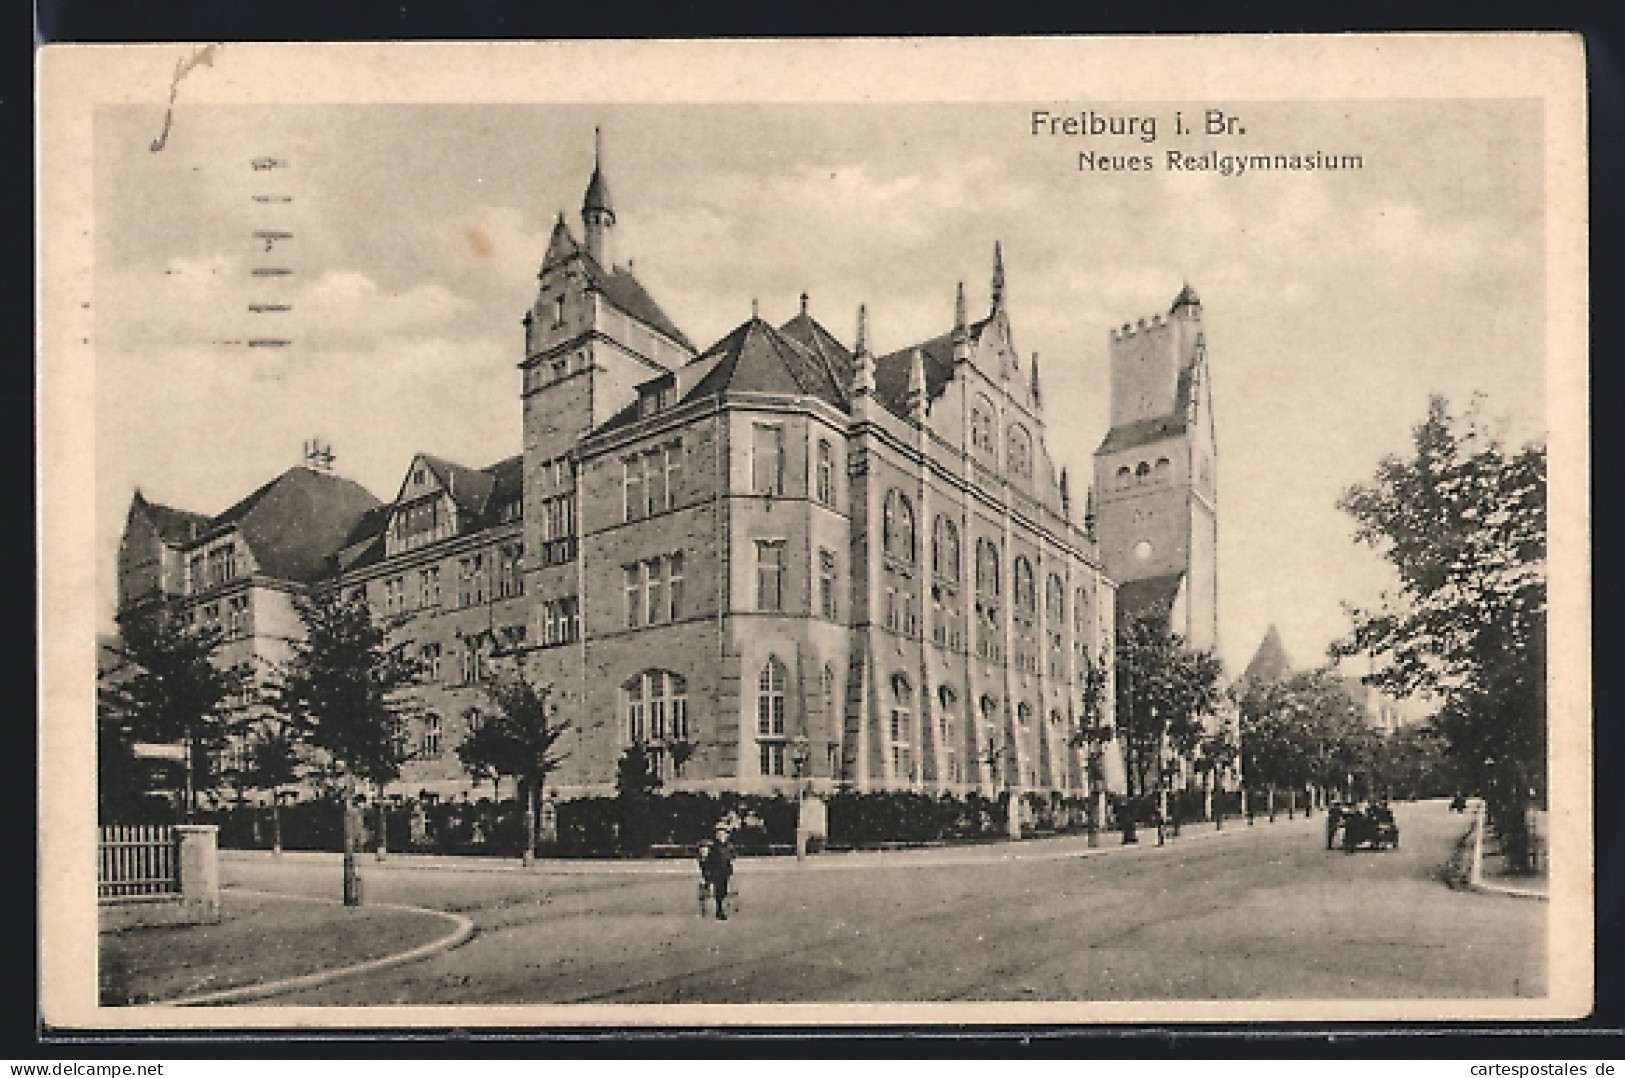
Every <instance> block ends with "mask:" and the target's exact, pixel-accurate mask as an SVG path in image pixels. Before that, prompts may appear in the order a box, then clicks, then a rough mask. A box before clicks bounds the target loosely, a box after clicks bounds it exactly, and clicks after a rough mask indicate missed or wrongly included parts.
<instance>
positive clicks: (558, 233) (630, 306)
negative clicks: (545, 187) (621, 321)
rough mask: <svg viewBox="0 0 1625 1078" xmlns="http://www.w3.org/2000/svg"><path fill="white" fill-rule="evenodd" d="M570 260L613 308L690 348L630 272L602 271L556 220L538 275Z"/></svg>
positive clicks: (674, 325)
mask: <svg viewBox="0 0 1625 1078" xmlns="http://www.w3.org/2000/svg"><path fill="white" fill-rule="evenodd" d="M572 258H579V259H580V260H581V264H582V266H583V267H585V269H586V271H587V279H588V280H589V281H591V282H592V284H593V286H594V287H595V288H597V289H598V291H599V292H601V293H603V296H604V298H605V299H606V300H608V301H609V302H610V303H611V304H613V305H614V306H615V307H617V308H619V309H620V310H621V311H622V312H624V313H625V314H628V315H630V316H632V317H633V318H635V319H637V320H638V321H639V322H642V323H643V324H644V325H646V326H649V327H650V328H652V329H656V330H659V331H660V332H661V333H664V334H665V335H666V336H668V337H670V338H671V339H672V340H674V341H676V342H678V343H679V344H681V345H682V346H683V347H684V348H689V349H692V348H693V347H694V346H693V345H692V344H691V343H689V339H688V338H687V337H685V336H684V335H683V331H682V330H680V329H678V328H677V324H676V323H675V322H673V321H672V320H671V319H670V318H668V317H667V316H666V312H665V311H663V310H661V309H660V304H658V303H656V302H655V301H654V297H653V296H651V295H649V293H648V291H647V290H645V289H644V287H643V285H641V284H639V283H638V279H637V278H636V277H634V276H632V274H631V272H630V271H628V270H624V269H622V268H621V267H619V266H612V267H610V268H609V269H608V270H606V269H604V267H603V266H601V265H599V264H598V260H597V259H595V258H593V257H592V255H590V254H588V253H587V251H586V249H585V248H584V247H582V246H581V245H580V244H579V243H577V242H576V240H575V237H574V236H572V235H570V227H569V226H568V225H566V224H565V223H564V218H563V217H560V218H559V220H558V222H557V223H556V224H554V225H553V235H552V236H551V237H550V238H549V239H548V242H547V255H546V256H545V257H544V258H543V259H542V272H543V273H546V272H547V271H548V270H550V269H552V268H553V267H554V266H557V265H561V264H563V263H565V262H568V261H569V260H570V259H572Z"/></svg>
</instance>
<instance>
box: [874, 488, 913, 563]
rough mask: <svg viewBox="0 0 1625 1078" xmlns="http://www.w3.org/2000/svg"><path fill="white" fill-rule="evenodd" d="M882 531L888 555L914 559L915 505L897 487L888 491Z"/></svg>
mask: <svg viewBox="0 0 1625 1078" xmlns="http://www.w3.org/2000/svg"><path fill="white" fill-rule="evenodd" d="M881 531H882V535H881V539H882V542H883V544H884V545H885V548H886V554H887V556H889V557H893V558H897V559H899V560H901V561H906V562H912V561H913V560H914V506H913V505H911V504H910V503H909V500H908V496H907V495H906V494H904V493H903V492H902V491H899V490H896V489H895V488H894V489H892V490H888V491H887V492H886V510H885V516H884V518H883V519H882V521H881Z"/></svg>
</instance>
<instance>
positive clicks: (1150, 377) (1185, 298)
mask: <svg viewBox="0 0 1625 1078" xmlns="http://www.w3.org/2000/svg"><path fill="white" fill-rule="evenodd" d="M1111 386H1112V400H1111V420H1112V425H1111V430H1109V431H1108V432H1107V434H1106V438H1105V440H1104V441H1103V442H1101V444H1100V448H1099V449H1097V450H1095V486H1094V503H1095V526H1096V532H1097V535H1098V537H1099V540H1100V552H1101V558H1102V560H1103V561H1104V563H1105V569H1106V574H1107V575H1108V576H1109V577H1111V578H1112V579H1113V580H1114V581H1116V582H1117V584H1118V588H1119V590H1118V617H1119V619H1120V620H1121V619H1123V618H1127V617H1132V616H1135V615H1138V614H1142V613H1146V612H1148V611H1150V610H1152V609H1155V608H1165V609H1167V611H1168V613H1169V616H1170V617H1171V619H1172V628H1173V630H1174V631H1175V632H1177V633H1179V634H1180V635H1182V636H1184V637H1185V638H1186V640H1187V641H1189V643H1190V644H1191V646H1192V647H1195V648H1199V649H1206V648H1215V647H1217V646H1218V636H1219V630H1218V586H1219V584H1218V580H1219V573H1218V487H1217V477H1216V472H1217V457H1218V447H1217V443H1216V441H1215V438H1214V431H1213V401H1212V394H1211V392H1210V390H1209V386H1208V371H1207V345H1206V340H1205V338H1204V335H1203V330H1202V303H1201V300H1199V299H1198V298H1197V296H1196V292H1195V290H1194V289H1192V288H1191V286H1190V285H1188V284H1187V285H1185V287H1184V288H1182V289H1181V290H1180V292H1179V295H1178V296H1176V297H1175V298H1174V302H1173V306H1172V307H1170V308H1169V310H1168V313H1167V315H1166V316H1164V315H1157V316H1155V317H1153V318H1151V319H1150V320H1149V321H1147V320H1146V319H1143V318H1142V319H1140V320H1139V322H1138V323H1136V324H1134V325H1124V326H1123V327H1122V328H1121V329H1118V330H1113V331H1112V334H1111Z"/></svg>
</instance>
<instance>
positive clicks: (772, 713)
mask: <svg viewBox="0 0 1625 1078" xmlns="http://www.w3.org/2000/svg"><path fill="white" fill-rule="evenodd" d="M784 683H785V669H784V664H783V663H781V662H779V658H778V656H777V655H769V656H768V657H767V662H766V663H765V664H763V666H762V672H761V673H760V674H758V675H757V678H756V739H757V762H758V765H759V767H760V770H761V773H762V774H763V775H783V774H784V758H785V737H784V729H785V727H784Z"/></svg>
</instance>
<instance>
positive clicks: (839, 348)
mask: <svg viewBox="0 0 1625 1078" xmlns="http://www.w3.org/2000/svg"><path fill="white" fill-rule="evenodd" d="M779 332H780V333H783V334H784V335H785V336H786V337H789V338H790V339H791V340H792V341H795V342H796V343H797V344H799V345H801V347H802V348H804V349H806V350H807V351H809V352H811V353H812V354H813V355H815V356H817V357H818V358H819V359H821V360H822V361H823V362H824V365H825V366H827V367H828V368H829V370H830V374H831V376H832V377H833V378H834V380H835V385H836V387H837V388H838V389H840V390H841V391H842V396H843V397H844V396H845V389H846V387H847V386H849V385H851V384H852V353H851V352H850V351H849V350H848V349H847V347H846V345H844V344H842V343H841V342H840V341H838V340H836V339H835V337H834V335H833V334H831V333H830V331H829V330H827V329H825V328H824V327H823V326H821V325H819V324H818V319H816V318H814V317H812V315H810V314H808V313H807V312H806V310H805V309H803V310H802V312H801V313H800V314H798V315H796V316H795V317H794V318H792V319H790V321H788V322H786V323H785V324H784V325H782V326H780V327H779Z"/></svg>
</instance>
